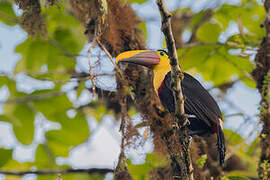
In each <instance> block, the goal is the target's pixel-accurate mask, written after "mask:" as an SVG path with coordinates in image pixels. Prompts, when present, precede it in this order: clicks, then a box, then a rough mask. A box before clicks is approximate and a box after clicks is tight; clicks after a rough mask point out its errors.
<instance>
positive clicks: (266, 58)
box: [253, 0, 270, 180]
mask: <svg viewBox="0 0 270 180" xmlns="http://www.w3.org/2000/svg"><path fill="white" fill-rule="evenodd" d="M264 8H265V11H266V18H265V21H264V26H265V30H266V35H265V38H264V39H263V40H262V43H261V47H260V49H259V50H258V53H257V55H256V58H255V63H256V69H255V70H254V71H253V77H254V80H255V81H256V85H257V88H258V90H259V92H260V94H261V102H260V111H261V112H260V121H261V122H262V123H263V129H262V131H261V134H260V139H261V142H260V145H261V150H262V151H261V156H260V162H259V164H258V176H259V178H260V179H262V180H268V179H270V0H265V2H264Z"/></svg>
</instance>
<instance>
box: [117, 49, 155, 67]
mask: <svg viewBox="0 0 270 180" xmlns="http://www.w3.org/2000/svg"><path fill="white" fill-rule="evenodd" d="M159 61H160V58H159V56H158V53H157V51H150V50H135V51H127V52H123V53H121V54H119V55H118V56H117V57H116V63H120V62H121V63H122V62H123V63H134V64H138V65H142V66H146V67H151V66H153V65H157V64H158V63H159Z"/></svg>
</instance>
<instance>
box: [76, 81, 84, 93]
mask: <svg viewBox="0 0 270 180" xmlns="http://www.w3.org/2000/svg"><path fill="white" fill-rule="evenodd" d="M84 89H85V82H79V85H78V87H77V88H76V90H77V91H76V93H77V97H80V95H81V94H82V91H83V90H84Z"/></svg>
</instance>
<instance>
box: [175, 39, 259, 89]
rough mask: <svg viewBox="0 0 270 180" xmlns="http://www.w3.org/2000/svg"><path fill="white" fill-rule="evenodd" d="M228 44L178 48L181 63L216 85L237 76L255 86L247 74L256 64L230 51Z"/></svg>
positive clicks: (183, 66) (247, 83)
mask: <svg viewBox="0 0 270 180" xmlns="http://www.w3.org/2000/svg"><path fill="white" fill-rule="evenodd" d="M229 50H230V47H229V46H227V45H219V44H217V45H201V46H195V47H192V48H185V49H181V50H178V55H179V63H180V64H181V67H182V68H183V69H184V70H185V71H193V72H197V73H200V74H201V75H202V76H203V78H204V79H205V80H207V81H211V82H213V84H214V85H216V86H218V85H220V84H223V83H226V82H230V81H232V80H233V79H232V78H234V79H235V76H238V78H240V79H243V82H244V83H246V85H249V86H250V87H254V82H252V79H250V78H249V77H247V74H248V73H250V72H252V70H253V68H254V65H253V64H252V63H251V62H250V60H249V58H248V57H240V56H238V55H231V54H230V53H229Z"/></svg>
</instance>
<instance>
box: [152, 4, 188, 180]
mask: <svg viewBox="0 0 270 180" xmlns="http://www.w3.org/2000/svg"><path fill="white" fill-rule="evenodd" d="M156 3H157V5H158V8H159V11H160V15H161V20H162V27H161V30H162V32H163V34H164V36H165V39H166V45H167V49H168V55H169V58H170V65H171V76H172V80H171V84H172V89H173V94H174V102H175V114H174V118H173V120H172V126H173V127H174V132H173V133H174V136H175V138H178V139H177V140H178V141H179V142H180V143H181V147H180V151H173V149H174V148H170V147H168V151H169V154H170V158H171V161H172V168H173V174H174V179H183V180H184V179H185V180H186V179H188V180H191V179H193V173H192V171H193V168H192V163H191V160H190V159H191V158H190V153H189V143H190V140H189V136H188V133H187V127H186V124H187V122H188V120H187V117H186V115H185V110H184V96H183V93H182V88H181V80H182V79H183V78H184V74H183V71H182V70H181V68H180V66H179V64H178V57H177V52H176V46H175V41H174V37H173V33H172V27H171V17H172V15H171V13H170V12H169V11H168V10H167V8H166V6H165V3H164V0H156Z"/></svg>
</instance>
